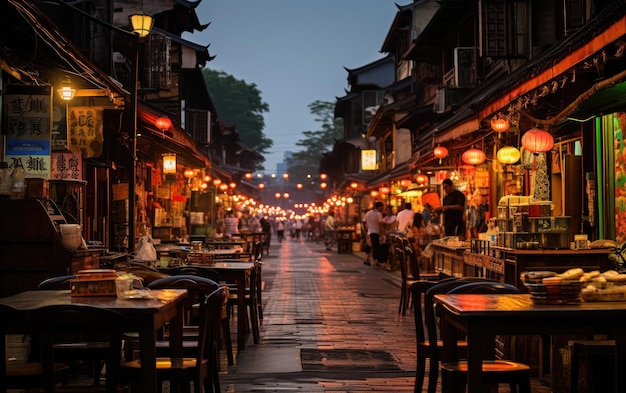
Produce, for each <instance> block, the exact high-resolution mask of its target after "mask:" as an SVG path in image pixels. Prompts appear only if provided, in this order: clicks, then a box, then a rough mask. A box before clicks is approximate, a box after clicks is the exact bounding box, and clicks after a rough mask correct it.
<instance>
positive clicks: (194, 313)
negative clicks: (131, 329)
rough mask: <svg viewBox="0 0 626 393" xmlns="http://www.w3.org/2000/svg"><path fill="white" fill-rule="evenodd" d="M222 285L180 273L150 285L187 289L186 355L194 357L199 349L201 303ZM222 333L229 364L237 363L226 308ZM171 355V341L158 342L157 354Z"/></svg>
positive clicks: (159, 287) (160, 287)
mask: <svg viewBox="0 0 626 393" xmlns="http://www.w3.org/2000/svg"><path fill="white" fill-rule="evenodd" d="M219 287H220V285H219V284H218V283H217V282H215V281H214V280H212V279H209V278H206V277H202V276H199V275H178V276H169V277H165V278H161V279H159V280H156V281H153V282H151V283H150V284H149V285H148V288H149V289H168V288H176V289H186V290H187V294H188V296H187V298H186V300H185V304H184V310H185V318H184V328H183V329H184V330H183V339H184V340H185V341H184V343H183V349H184V354H185V356H188V357H193V356H195V352H196V351H197V349H198V334H199V326H198V314H199V304H200V303H201V302H202V299H204V298H205V297H206V296H208V295H209V294H211V293H213V292H214V291H215V290H216V289H218V288H219ZM222 311H223V312H222V321H221V326H222V333H223V340H224V344H225V347H226V356H227V358H228V365H233V364H234V363H235V361H234V357H233V344H232V338H231V334H230V321H229V318H228V313H227V310H226V308H224V310H222ZM168 355H169V341H158V342H157V356H168Z"/></svg>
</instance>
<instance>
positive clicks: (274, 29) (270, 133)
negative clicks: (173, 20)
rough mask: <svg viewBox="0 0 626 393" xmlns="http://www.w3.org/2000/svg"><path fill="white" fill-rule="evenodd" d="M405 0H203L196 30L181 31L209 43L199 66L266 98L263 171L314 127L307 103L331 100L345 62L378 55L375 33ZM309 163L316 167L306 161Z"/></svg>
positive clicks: (342, 83) (339, 91)
mask: <svg viewBox="0 0 626 393" xmlns="http://www.w3.org/2000/svg"><path fill="white" fill-rule="evenodd" d="M409 2H410V1H409V0H397V1H394V0H313V1H310V0H309V1H304V0H204V1H202V2H201V3H200V5H199V6H198V8H197V9H196V12H197V14H198V18H199V19H200V23H202V24H206V23H208V22H211V24H210V26H209V27H208V28H206V29H205V30H204V31H203V32H200V33H195V34H193V35H190V34H185V36H184V37H185V38H186V39H188V40H190V41H192V42H194V43H197V44H200V45H207V44H210V46H209V53H210V54H211V55H212V56H216V58H215V59H214V60H213V61H210V62H209V63H207V67H208V68H211V69H215V70H221V71H225V72H226V73H228V74H231V75H233V76H234V77H235V78H237V79H240V80H244V81H245V82H246V83H248V84H252V83H254V84H256V85H257V87H258V89H259V90H260V91H261V94H262V99H263V100H264V101H265V102H267V103H268V104H269V112H267V113H265V114H264V119H265V129H264V130H263V133H264V134H265V135H266V136H267V137H268V138H269V139H272V140H273V141H274V145H273V147H272V148H271V153H270V154H266V155H265V159H266V161H265V162H264V166H265V172H266V173H274V172H276V164H277V163H279V162H282V161H283V158H284V153H285V151H298V150H300V147H299V146H296V145H295V143H296V142H297V141H298V140H300V139H302V138H303V135H302V131H308V130H318V129H319V128H320V127H319V123H318V122H316V121H315V120H314V118H313V116H312V115H311V113H310V111H309V107H308V105H309V104H310V103H312V102H314V101H316V100H320V101H332V102H334V101H335V98H336V97H342V96H344V95H345V94H346V93H345V90H346V89H348V87H349V86H348V82H347V77H348V73H347V72H346V70H345V69H344V67H346V68H348V69H354V68H359V67H361V66H363V65H366V64H369V63H371V62H373V61H375V60H378V59H380V58H382V57H383V56H384V54H383V53H380V49H381V47H382V44H383V41H384V40H385V37H386V35H387V33H388V31H389V29H390V27H391V23H392V22H393V19H394V17H395V15H396V13H397V10H398V9H397V7H396V5H395V4H396V3H397V4H399V5H405V4H408V3H409ZM314 169H317V168H314Z"/></svg>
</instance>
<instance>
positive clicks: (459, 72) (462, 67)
mask: <svg viewBox="0 0 626 393" xmlns="http://www.w3.org/2000/svg"><path fill="white" fill-rule="evenodd" d="M454 86H455V87H457V88H463V87H474V86H476V48H474V47H458V48H454Z"/></svg>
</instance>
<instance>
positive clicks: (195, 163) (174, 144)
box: [137, 105, 211, 168]
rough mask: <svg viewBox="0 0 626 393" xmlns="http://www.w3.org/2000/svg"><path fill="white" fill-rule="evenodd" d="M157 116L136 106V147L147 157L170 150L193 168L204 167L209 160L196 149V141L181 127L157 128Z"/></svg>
mask: <svg viewBox="0 0 626 393" xmlns="http://www.w3.org/2000/svg"><path fill="white" fill-rule="evenodd" d="M158 117H159V116H157V115H156V114H155V113H153V112H151V111H150V110H149V109H148V108H145V107H142V106H141V105H140V107H139V108H138V112H137V118H138V127H137V128H138V134H139V135H138V137H137V149H138V150H139V151H140V152H142V153H144V154H146V155H147V156H149V157H155V156H157V155H160V154H162V153H167V152H172V153H176V154H177V156H180V158H181V162H183V163H184V164H186V165H188V166H190V167H193V168H205V167H208V166H210V165H211V160H210V159H209V157H207V156H206V155H205V154H204V153H202V152H201V151H199V150H197V149H196V142H195V141H194V140H193V138H192V137H191V135H189V134H187V133H186V132H185V131H184V130H183V129H181V128H179V127H176V126H174V125H172V127H171V129H170V130H168V131H165V132H164V131H161V130H158V129H157V128H156V126H155V123H156V119H157V118H158Z"/></svg>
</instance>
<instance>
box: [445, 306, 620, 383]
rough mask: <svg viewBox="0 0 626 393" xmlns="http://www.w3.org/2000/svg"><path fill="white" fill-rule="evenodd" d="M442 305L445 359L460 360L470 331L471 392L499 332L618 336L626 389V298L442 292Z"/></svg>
mask: <svg viewBox="0 0 626 393" xmlns="http://www.w3.org/2000/svg"><path fill="white" fill-rule="evenodd" d="M435 302H436V303H437V304H439V305H440V307H438V310H439V311H438V312H439V313H440V316H441V326H442V337H443V341H444V354H443V361H450V360H455V356H456V342H457V341H456V337H457V336H456V333H457V329H458V330H460V331H462V332H465V333H466V334H467V343H468V347H467V359H468V391H469V392H470V393H476V392H483V391H486V387H485V386H483V385H482V375H481V374H482V367H481V363H482V360H483V358H486V357H487V356H488V355H485V354H484V351H483V349H484V348H493V347H494V340H495V335H497V334H501V335H506V334H509V335H519V334H531V335H558V334H568V335H569V334H573V335H574V334H584V335H589V334H609V335H614V336H615V339H616V350H615V378H616V380H615V391H616V392H626V373H624V372H623V371H621V370H624V367H626V329H624V326H626V302H583V303H579V304H569V305H536V304H534V303H533V302H532V301H531V298H530V295H527V294H519V295H518V294H515V295H502V294H500V295H475V294H472V295H469V294H463V295H461V294H459V295H436V296H435Z"/></svg>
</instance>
